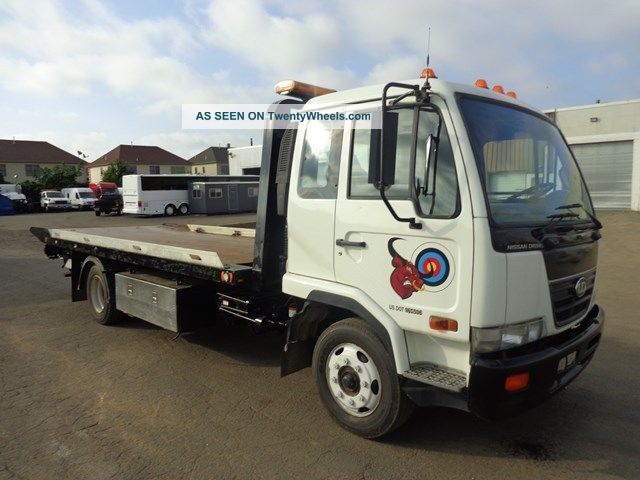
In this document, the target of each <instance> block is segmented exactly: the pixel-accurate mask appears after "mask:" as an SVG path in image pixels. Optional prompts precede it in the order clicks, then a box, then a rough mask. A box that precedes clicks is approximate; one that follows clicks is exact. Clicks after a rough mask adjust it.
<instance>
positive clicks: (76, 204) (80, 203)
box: [61, 187, 97, 210]
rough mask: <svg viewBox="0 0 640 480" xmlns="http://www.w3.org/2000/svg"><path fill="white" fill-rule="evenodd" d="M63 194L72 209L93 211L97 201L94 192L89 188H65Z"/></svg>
mask: <svg viewBox="0 0 640 480" xmlns="http://www.w3.org/2000/svg"><path fill="white" fill-rule="evenodd" d="M61 192H62V194H63V195H64V196H65V197H66V199H67V200H68V201H69V204H71V208H77V209H78V210H93V204H94V203H96V200H97V198H96V196H95V194H94V193H93V191H92V190H91V189H90V188H87V187H74V188H63V189H62V190H61Z"/></svg>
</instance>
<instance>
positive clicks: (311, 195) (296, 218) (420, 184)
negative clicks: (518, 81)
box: [31, 69, 604, 438]
mask: <svg viewBox="0 0 640 480" xmlns="http://www.w3.org/2000/svg"><path fill="white" fill-rule="evenodd" d="M275 90H276V93H280V94H283V95H284V96H285V98H282V99H280V100H278V101H276V102H274V104H273V105H272V107H271V108H273V109H274V110H275V111H280V112H287V111H291V109H297V111H310V112H323V111H327V110H328V109H336V108H338V109H345V110H348V111H350V112H374V115H375V114H377V115H380V117H379V118H380V120H381V128H380V127H376V126H375V125H374V124H373V123H372V122H371V120H362V119H353V120H350V119H345V120H344V121H341V122H338V124H337V125H336V123H335V122H332V123H330V124H329V123H326V122H324V121H323V120H322V119H318V120H308V121H305V122H300V123H299V124H298V125H290V126H289V127H285V128H281V127H280V126H279V125H276V124H275V123H274V122H273V121H271V120H267V122H266V125H265V129H264V134H263V135H264V137H263V152H262V167H261V170H260V172H261V173H260V176H261V177H260V194H259V202H258V211H257V218H256V226H255V229H246V228H235V227H198V226H191V228H188V227H186V226H182V227H175V226H174V227H169V226H162V227H161V226H156V227H122V228H78V229H54V228H51V229H49V228H32V229H31V231H32V233H33V234H34V235H36V236H37V237H38V238H39V239H40V240H41V241H42V242H44V244H45V253H46V254H47V256H49V257H51V258H62V259H63V261H64V262H65V265H66V266H67V267H68V268H70V270H71V274H70V277H71V299H72V301H84V300H88V302H87V303H88V306H89V311H90V312H91V315H92V316H93V318H94V319H95V320H96V321H97V322H98V323H100V324H103V325H109V324H113V323H115V322H117V321H118V320H119V318H120V317H121V315H122V314H127V315H131V316H135V317H139V318H141V319H143V320H146V321H149V322H151V323H154V324H156V325H160V326H162V327H164V328H166V329H168V330H171V331H175V332H181V331H186V330H188V329H190V328H195V327H196V324H198V323H201V322H205V323H206V322H214V321H215V319H216V317H218V316H220V315H225V316H229V317H232V318H234V319H239V320H240V321H248V322H251V323H252V324H255V325H257V326H259V327H260V328H276V329H282V330H284V331H286V341H284V346H283V352H282V362H281V374H282V375H287V374H290V373H292V372H295V371H298V370H301V369H303V368H305V367H311V371H312V373H313V376H314V379H315V383H316V385H317V388H318V391H319V395H320V397H321V399H322V402H323V404H324V406H325V407H326V410H327V411H328V412H329V414H330V415H331V417H333V419H334V420H335V421H336V422H337V423H338V424H339V425H341V426H342V427H344V428H346V429H347V430H349V431H351V432H353V433H355V434H357V435H360V436H362V437H366V438H376V437H380V436H382V435H385V434H387V433H388V432H390V431H392V430H393V429H395V428H397V427H399V426H400V425H401V424H402V423H403V422H404V421H405V420H406V419H407V418H408V417H409V415H410V413H411V411H412V409H413V408H414V406H416V405H418V406H445V407H451V408H456V409H460V410H465V411H468V412H472V413H473V414H475V415H478V416H480V417H483V418H490V419H491V418H497V417H502V416H505V415H513V414H516V413H518V412H522V411H524V410H526V409H528V408H531V407H533V406H535V405H537V404H539V403H540V402H542V401H543V400H545V399H547V398H548V397H550V396H551V395H552V394H554V393H557V392H559V391H561V390H562V389H563V388H564V387H566V386H567V385H568V384H569V383H570V382H571V381H572V380H574V379H575V378H576V377H577V376H578V375H579V374H580V373H581V372H582V371H583V370H584V369H585V367H586V366H587V364H588V363H589V362H590V361H591V359H592V358H593V356H594V354H595V351H596V349H597V348H598V345H599V343H600V339H601V335H602V331H603V324H604V311H603V309H602V308H601V307H600V306H599V305H598V304H597V303H596V300H595V299H596V289H597V272H598V268H597V263H598V243H599V241H600V238H601V234H600V229H601V227H602V225H601V224H600V222H599V221H598V220H597V218H596V217H595V214H594V210H593V205H592V202H591V198H590V196H589V192H588V189H587V186H586V184H585V181H584V178H583V175H582V174H581V172H580V168H579V166H578V164H577V163H576V160H575V158H574V157H573V155H572V153H571V150H570V149H569V147H568V146H567V143H566V141H565V139H564V137H563V135H562V133H561V132H560V130H559V129H558V128H557V127H556V125H555V124H554V123H553V122H552V121H551V120H550V119H549V118H547V117H546V116H545V115H544V114H543V113H542V112H540V111H539V110H537V109H535V108H533V107H531V106H529V105H527V104H526V103H524V102H522V101H520V100H519V99H518V98H517V96H516V94H515V93H513V92H507V93H505V92H504V89H503V88H502V87H501V86H499V85H496V86H494V87H493V88H491V89H489V88H488V85H487V82H486V81H484V80H482V79H481V80H478V81H477V82H476V83H475V84H474V85H463V84H457V83H451V82H447V81H443V80H440V79H438V78H436V75H435V74H434V72H433V71H432V70H431V69H429V70H425V71H423V74H422V75H421V77H420V78H419V79H414V80H409V81H403V82H391V83H388V84H386V85H377V86H368V87H362V88H357V89H353V90H345V91H333V90H330V89H326V88H323V87H318V86H314V85H310V84H306V83H302V82H297V81H291V80H290V81H284V82H281V83H279V84H277V85H276V89H275ZM345 118H355V117H345ZM362 118H365V116H362ZM370 118H374V116H370ZM367 121H369V122H371V123H367ZM358 122H364V123H360V124H358ZM296 127H297V128H296Z"/></svg>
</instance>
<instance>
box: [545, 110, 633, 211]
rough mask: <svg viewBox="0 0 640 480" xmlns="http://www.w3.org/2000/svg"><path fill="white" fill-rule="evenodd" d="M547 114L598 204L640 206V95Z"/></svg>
mask: <svg viewBox="0 0 640 480" xmlns="http://www.w3.org/2000/svg"><path fill="white" fill-rule="evenodd" d="M545 113H546V114H547V115H548V116H549V117H550V118H551V119H553V120H554V121H555V122H556V124H557V125H558V126H559V127H560V130H562V133H563V134H564V135H565V137H566V138H567V142H568V143H569V145H571V149H572V150H573V153H574V155H575V157H576V160H577V161H578V164H579V165H580V168H581V169H582V173H583V174H584V176H585V179H586V181H587V184H588V186H589V190H590V191H591V197H592V199H593V202H594V204H595V207H596V208H600V209H604V208H615V209H624V210H628V209H632V210H640V99H638V100H628V101H624V102H610V103H596V104H593V105H584V106H579V107H569V108H556V109H553V110H547V111H546V112H545Z"/></svg>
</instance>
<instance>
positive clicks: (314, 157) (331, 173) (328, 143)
mask: <svg viewBox="0 0 640 480" xmlns="http://www.w3.org/2000/svg"><path fill="white" fill-rule="evenodd" d="M342 137H343V129H333V128H331V125H328V124H326V123H324V122H319V121H310V122H309V124H308V126H307V129H306V132H305V137H304V145H303V148H302V162H301V165H300V177H299V180H298V195H299V196H300V197H301V198H310V199H314V198H316V199H319V198H324V199H335V198H336V197H337V195H338V178H339V177H338V175H339V172H340V154H341V150H342Z"/></svg>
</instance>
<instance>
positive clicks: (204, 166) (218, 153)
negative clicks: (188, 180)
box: [189, 143, 231, 175]
mask: <svg viewBox="0 0 640 480" xmlns="http://www.w3.org/2000/svg"><path fill="white" fill-rule="evenodd" d="M230 147H231V144H229V143H227V146H226V147H208V148H205V149H204V150H203V151H201V152H200V153H198V154H197V155H195V156H193V157H191V158H190V159H189V162H191V173H195V174H202V175H228V174H229V154H228V150H229V148H230Z"/></svg>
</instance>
